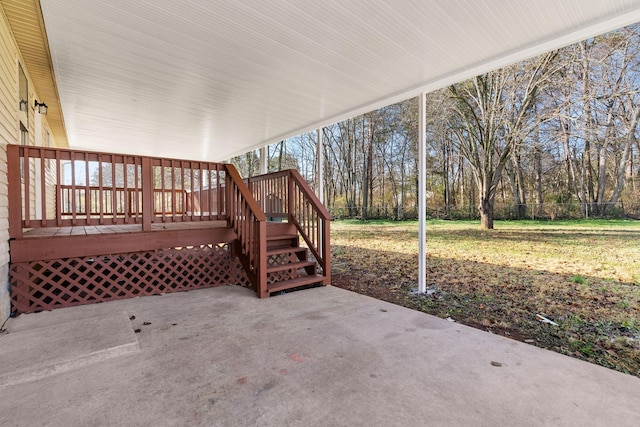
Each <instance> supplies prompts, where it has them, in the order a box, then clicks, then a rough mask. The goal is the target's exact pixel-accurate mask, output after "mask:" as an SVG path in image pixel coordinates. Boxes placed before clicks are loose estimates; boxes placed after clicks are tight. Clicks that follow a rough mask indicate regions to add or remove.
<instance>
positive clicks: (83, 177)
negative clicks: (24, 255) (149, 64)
mask: <svg viewBox="0 0 640 427" xmlns="http://www.w3.org/2000/svg"><path fill="white" fill-rule="evenodd" d="M7 162H8V182H9V188H10V189H11V191H10V192H9V199H10V200H9V219H10V221H9V223H10V227H9V228H10V229H9V233H10V237H12V238H17V237H21V236H22V230H23V229H24V228H42V227H63V226H80V225H110V224H141V225H142V228H143V230H150V229H151V224H153V223H163V222H186V221H211V220H226V209H225V189H224V186H225V181H226V178H225V177H226V170H225V167H224V165H223V164H220V163H210V162H199V161H189V160H176V159H164V158H156V157H145V156H134V155H126V154H112V153H98V152H88V151H79V150H69V149H59V148H46V147H29V146H22V145H8V146H7Z"/></svg>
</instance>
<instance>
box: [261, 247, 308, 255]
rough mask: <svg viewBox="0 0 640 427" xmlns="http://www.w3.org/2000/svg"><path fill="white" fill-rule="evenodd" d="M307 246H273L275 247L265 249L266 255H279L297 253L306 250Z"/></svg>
mask: <svg viewBox="0 0 640 427" xmlns="http://www.w3.org/2000/svg"><path fill="white" fill-rule="evenodd" d="M306 251H307V248H301V247H300V246H292V247H288V248H275V249H267V256H270V255H281V254H292V253H293V254H297V253H300V252H306Z"/></svg>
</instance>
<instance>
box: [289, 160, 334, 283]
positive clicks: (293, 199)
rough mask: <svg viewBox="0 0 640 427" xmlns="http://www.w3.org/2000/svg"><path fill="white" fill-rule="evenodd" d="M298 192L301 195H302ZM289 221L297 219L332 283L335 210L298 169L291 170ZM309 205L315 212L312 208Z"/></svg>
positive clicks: (325, 274) (312, 250)
mask: <svg viewBox="0 0 640 427" xmlns="http://www.w3.org/2000/svg"><path fill="white" fill-rule="evenodd" d="M298 196H301V197H300V198H299V197H298ZM288 203H289V207H288V210H289V222H291V223H293V224H294V225H295V226H296V228H297V230H298V232H299V233H300V235H301V236H302V238H303V240H304V241H305V243H306V244H307V247H308V248H309V250H310V251H311V253H312V254H313V256H314V257H315V258H316V261H317V262H318V264H320V267H322V272H323V274H324V277H325V280H324V283H325V284H326V285H329V284H331V250H330V249H331V247H330V239H331V237H330V236H331V231H330V224H331V214H330V213H329V211H328V210H327V208H326V207H325V206H324V205H323V204H322V202H320V199H319V198H318V196H317V195H316V193H315V192H314V191H313V190H312V189H311V187H310V186H309V184H307V182H306V181H305V180H304V178H302V175H300V173H299V172H298V171H297V170H295V169H290V170H289V200H288ZM309 209H311V211H313V213H311V212H309Z"/></svg>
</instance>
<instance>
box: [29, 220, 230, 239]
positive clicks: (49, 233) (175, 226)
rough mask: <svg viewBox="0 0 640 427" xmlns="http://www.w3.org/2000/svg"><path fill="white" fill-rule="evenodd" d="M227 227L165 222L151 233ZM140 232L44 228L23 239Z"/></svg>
mask: <svg viewBox="0 0 640 427" xmlns="http://www.w3.org/2000/svg"><path fill="white" fill-rule="evenodd" d="M226 226H227V222H226V221H197V222H196V221H194V222H188V221H185V222H165V223H154V224H152V225H151V231H170V230H194V229H207V228H223V227H226ZM138 232H142V225H141V224H105V225H82V226H72V227H46V228H30V229H25V230H24V233H23V238H24V239H37V238H42V237H46V238H50V237H68V236H88V235H100V234H114V233H117V234H131V233H138Z"/></svg>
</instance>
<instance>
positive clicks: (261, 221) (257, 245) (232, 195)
mask: <svg viewBox="0 0 640 427" xmlns="http://www.w3.org/2000/svg"><path fill="white" fill-rule="evenodd" d="M225 166H226V171H227V191H228V193H227V200H228V203H229V209H228V210H229V215H228V219H227V221H228V223H229V225H230V226H231V227H232V228H233V230H234V231H235V233H236V235H237V242H238V243H237V247H236V252H237V255H238V257H239V258H240V262H241V263H242V264H243V266H244V268H245V270H246V272H247V276H248V278H249V281H250V282H251V283H252V284H253V286H254V288H255V291H256V293H257V294H258V297H260V298H265V297H267V296H268V293H267V222H266V221H267V218H266V216H265V215H264V213H263V212H262V209H260V206H259V205H258V204H257V203H256V201H255V200H254V198H253V195H252V194H251V192H250V191H249V189H248V188H247V186H246V184H245V182H244V181H243V180H242V178H241V177H240V174H238V171H237V170H236V169H235V167H233V165H225Z"/></svg>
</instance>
